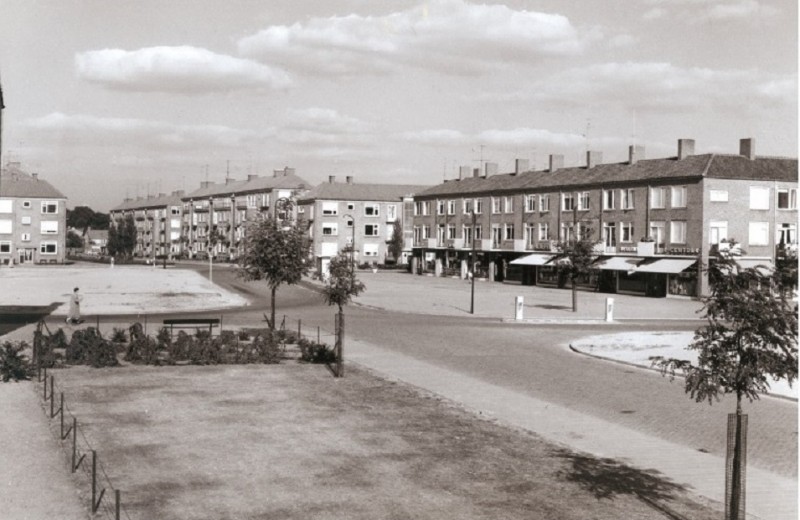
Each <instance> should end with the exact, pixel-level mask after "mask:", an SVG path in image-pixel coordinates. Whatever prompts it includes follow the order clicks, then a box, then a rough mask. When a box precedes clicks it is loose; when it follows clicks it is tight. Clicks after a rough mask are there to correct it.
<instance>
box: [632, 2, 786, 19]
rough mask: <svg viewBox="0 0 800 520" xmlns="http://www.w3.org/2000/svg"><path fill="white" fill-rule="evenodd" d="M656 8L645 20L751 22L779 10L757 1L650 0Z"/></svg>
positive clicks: (647, 13) (648, 12)
mask: <svg viewBox="0 0 800 520" xmlns="http://www.w3.org/2000/svg"><path fill="white" fill-rule="evenodd" d="M647 3H648V4H650V5H653V6H655V7H653V8H651V9H649V10H648V11H646V12H645V13H644V15H643V18H644V19H645V20H656V19H660V18H664V17H667V16H670V15H671V16H674V17H676V18H678V19H680V20H683V21H685V22H689V23H701V22H706V21H716V22H720V21H736V20H750V19H753V18H757V17H772V16H775V15H777V14H778V13H779V11H778V9H776V8H775V7H773V6H770V5H766V4H764V3H763V2H758V1H756V0H648V1H647Z"/></svg>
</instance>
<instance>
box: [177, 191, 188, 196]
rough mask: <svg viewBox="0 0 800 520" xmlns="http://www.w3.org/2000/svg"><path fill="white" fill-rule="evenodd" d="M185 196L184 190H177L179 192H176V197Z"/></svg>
mask: <svg viewBox="0 0 800 520" xmlns="http://www.w3.org/2000/svg"><path fill="white" fill-rule="evenodd" d="M184 195H186V192H185V191H183V190H177V191H176V192H175V196H176V197H183V196H184Z"/></svg>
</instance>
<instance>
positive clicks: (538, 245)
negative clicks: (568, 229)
mask: <svg viewBox="0 0 800 520" xmlns="http://www.w3.org/2000/svg"><path fill="white" fill-rule="evenodd" d="M530 249H532V250H533V251H546V252H548V253H556V252H558V247H557V246H556V242H555V240H539V241H538V242H534V243H533V244H532V246H531V248H530Z"/></svg>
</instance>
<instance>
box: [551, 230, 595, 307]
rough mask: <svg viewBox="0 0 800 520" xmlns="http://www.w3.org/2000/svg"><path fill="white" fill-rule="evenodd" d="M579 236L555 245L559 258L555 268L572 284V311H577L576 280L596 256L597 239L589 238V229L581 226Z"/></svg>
mask: <svg viewBox="0 0 800 520" xmlns="http://www.w3.org/2000/svg"><path fill="white" fill-rule="evenodd" d="M575 229H576V230H577V229H578V228H577V226H576V228H575ZM580 236H581V238H580V239H575V240H566V241H562V242H559V244H558V245H557V248H558V252H559V253H560V254H561V258H560V259H558V260H557V261H556V268H557V269H558V271H559V274H561V275H563V276H565V277H566V278H567V279H568V280H569V281H570V282H571V284H572V312H578V280H580V279H581V278H582V277H584V276H586V275H587V274H589V272H590V271H591V270H592V268H591V265H592V262H594V260H595V259H596V258H597V253H595V244H596V242H597V241H596V240H593V239H592V238H591V237H592V231H591V229H589V228H587V227H582V228H581V233H580Z"/></svg>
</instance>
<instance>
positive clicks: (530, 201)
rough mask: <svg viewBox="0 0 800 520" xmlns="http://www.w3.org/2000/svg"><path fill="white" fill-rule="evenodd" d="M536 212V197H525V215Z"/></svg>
mask: <svg viewBox="0 0 800 520" xmlns="http://www.w3.org/2000/svg"><path fill="white" fill-rule="evenodd" d="M535 211H536V195H525V213H533V212H535Z"/></svg>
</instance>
